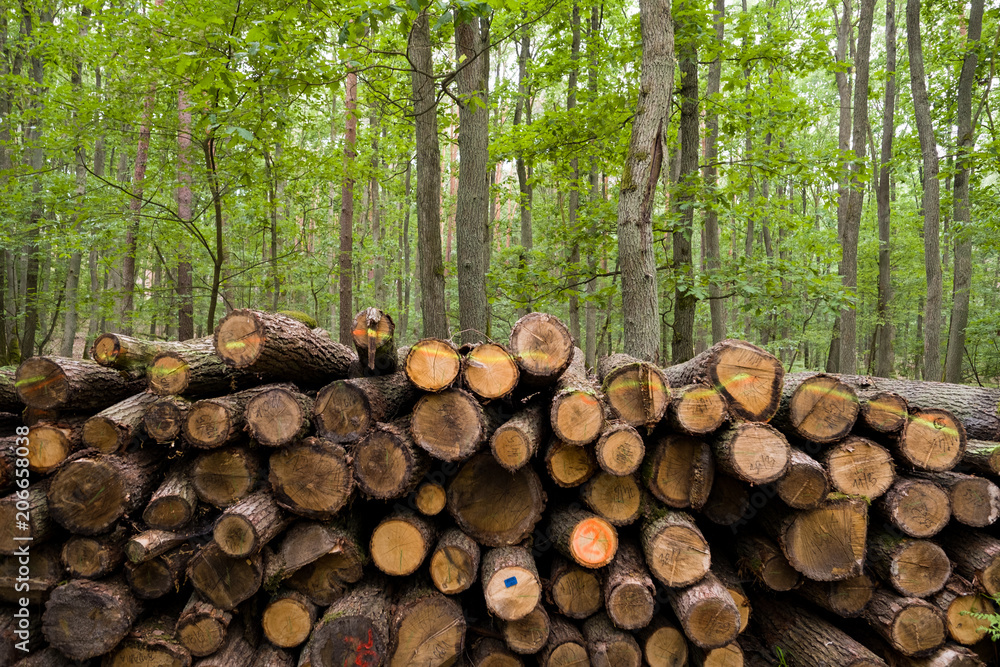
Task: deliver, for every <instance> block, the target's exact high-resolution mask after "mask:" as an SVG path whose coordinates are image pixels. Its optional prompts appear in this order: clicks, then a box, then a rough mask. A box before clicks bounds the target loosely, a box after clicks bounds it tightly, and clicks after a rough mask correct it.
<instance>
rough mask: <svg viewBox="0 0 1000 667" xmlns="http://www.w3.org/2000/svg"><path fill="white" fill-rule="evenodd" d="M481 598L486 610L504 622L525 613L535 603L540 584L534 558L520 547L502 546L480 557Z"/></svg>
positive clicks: (514, 619) (539, 592) (516, 618)
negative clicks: (483, 599)
mask: <svg viewBox="0 0 1000 667" xmlns="http://www.w3.org/2000/svg"><path fill="white" fill-rule="evenodd" d="M482 570H483V573H482V578H483V597H484V598H485V599H486V606H487V607H488V608H489V610H490V612H491V613H493V614H495V615H496V616H498V617H500V618H501V619H503V620H505V621H516V620H518V619H519V618H524V617H525V616H527V615H528V614H529V613H530V612H531V610H532V609H534V608H535V606H536V605H537V604H538V603H539V601H540V600H541V596H542V586H541V583H540V582H539V579H538V571H537V570H536V568H535V563H534V559H533V557H532V555H531V552H529V551H528V550H527V549H524V548H522V547H503V548H500V549H496V550H493V551H491V552H489V553H487V554H486V555H485V556H484V557H483V567H482Z"/></svg>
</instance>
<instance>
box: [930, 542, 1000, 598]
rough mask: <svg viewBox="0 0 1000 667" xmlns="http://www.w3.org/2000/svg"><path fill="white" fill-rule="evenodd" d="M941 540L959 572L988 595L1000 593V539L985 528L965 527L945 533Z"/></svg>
mask: <svg viewBox="0 0 1000 667" xmlns="http://www.w3.org/2000/svg"><path fill="white" fill-rule="evenodd" d="M940 544H941V546H943V547H944V550H945V553H947V554H948V557H949V558H950V559H951V561H952V563H953V564H954V566H955V572H957V573H958V574H960V575H961V576H963V577H965V578H966V579H968V580H969V581H971V582H973V583H974V584H975V585H976V586H978V587H979V588H980V589H981V590H983V591H985V592H986V594H987V595H996V594H997V593H1000V540H998V539H996V538H995V537H993V536H991V535H988V534H986V533H983V532H981V531H977V530H972V529H971V528H961V529H949V530H948V531H946V532H944V533H942V535H941V538H940Z"/></svg>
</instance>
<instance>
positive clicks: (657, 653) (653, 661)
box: [640, 623, 688, 667]
mask: <svg viewBox="0 0 1000 667" xmlns="http://www.w3.org/2000/svg"><path fill="white" fill-rule="evenodd" d="M640 645H641V647H642V654H643V657H645V659H646V662H647V663H648V664H649V665H650V667H683V666H684V665H686V664H688V646H687V638H686V637H685V636H684V633H683V632H681V631H680V630H678V629H677V628H675V627H673V626H671V625H667V624H666V623H662V624H660V625H659V627H657V628H655V629H653V630H651V631H649V632H647V633H643V636H642V641H641V642H640Z"/></svg>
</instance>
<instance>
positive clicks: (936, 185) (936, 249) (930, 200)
mask: <svg viewBox="0 0 1000 667" xmlns="http://www.w3.org/2000/svg"><path fill="white" fill-rule="evenodd" d="M906 48H907V51H908V52H909V55H910V90H911V91H912V94H913V114H914V116H915V117H916V123H917V134H918V135H919V136H920V155H921V159H922V161H923V167H924V168H923V194H922V195H921V198H920V205H921V208H922V209H923V217H924V272H925V275H926V276H927V300H926V302H925V303H924V322H923V329H924V355H923V356H924V363H923V369H924V379H925V380H940V379H941V300H942V298H941V293H942V289H943V288H942V284H941V282H942V278H941V250H940V243H939V234H940V229H939V227H940V222H941V182H940V180H939V179H938V154H937V140H936V139H935V137H934V126H933V125H932V123H931V105H930V100H929V99H928V97H927V78H926V76H925V74H924V52H923V45H922V43H921V39H920V0H906Z"/></svg>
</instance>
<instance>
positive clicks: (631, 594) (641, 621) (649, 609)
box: [604, 581, 656, 664]
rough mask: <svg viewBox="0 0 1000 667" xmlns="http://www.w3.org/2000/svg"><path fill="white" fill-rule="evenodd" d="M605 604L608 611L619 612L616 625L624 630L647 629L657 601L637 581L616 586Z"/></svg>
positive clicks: (647, 589) (616, 615) (616, 616)
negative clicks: (615, 610) (614, 610)
mask: <svg viewBox="0 0 1000 667" xmlns="http://www.w3.org/2000/svg"><path fill="white" fill-rule="evenodd" d="M604 604H605V607H607V608H608V609H617V610H619V611H618V612H617V613H616V614H615V623H616V625H618V627H620V628H621V629H623V630H638V629H639V628H644V627H646V626H647V625H649V622H650V621H651V620H653V612H654V611H655V609H656V601H655V600H654V599H653V596H652V594H651V593H650V592H649V588H647V587H646V586H645V585H644V584H642V583H639V582H635V581H631V582H626V583H624V584H622V585H620V586H616V587H615V588H614V589H613V590H612V591H611V592H610V594H609V595H608V597H607V600H605V603H604ZM612 664H614V663H612Z"/></svg>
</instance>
